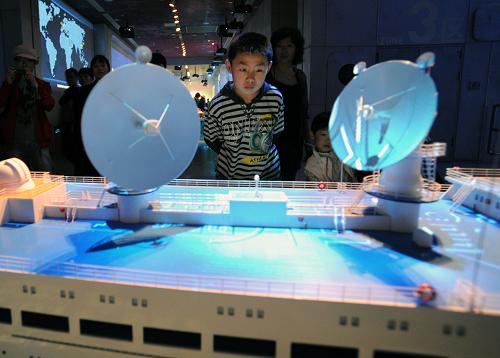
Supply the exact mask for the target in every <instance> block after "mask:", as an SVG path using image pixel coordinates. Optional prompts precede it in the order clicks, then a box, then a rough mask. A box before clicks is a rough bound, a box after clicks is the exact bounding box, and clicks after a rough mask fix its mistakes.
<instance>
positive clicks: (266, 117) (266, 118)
mask: <svg viewBox="0 0 500 358" xmlns="http://www.w3.org/2000/svg"><path fill="white" fill-rule="evenodd" d="M259 119H260V120H261V121H272V120H273V115H272V114H271V113H266V114H263V115H261V116H260V118H259Z"/></svg>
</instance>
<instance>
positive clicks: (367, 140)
mask: <svg viewBox="0 0 500 358" xmlns="http://www.w3.org/2000/svg"><path fill="white" fill-rule="evenodd" d="M433 64H434V55H433V54H432V53H425V54H423V55H422V56H420V57H419V59H418V61H417V63H413V62H410V61H387V62H383V63H379V64H376V65H374V66H372V67H370V68H366V64H364V63H362V64H358V65H357V66H356V67H355V71H356V72H357V76H356V77H355V78H354V79H353V80H352V81H351V82H350V83H349V84H348V85H347V86H346V87H345V88H344V90H343V91H342V93H341V94H340V95H339V96H338V97H337V100H336V101H335V104H334V106H333V110H332V114H331V117H330V123H329V132H330V138H331V140H332V147H333V149H334V150H335V153H336V154H337V156H338V157H339V158H340V159H341V160H342V161H343V162H344V163H345V164H347V165H349V166H350V167H353V168H355V169H357V170H377V169H382V168H385V167H388V166H390V165H393V164H395V163H397V162H399V161H400V160H402V159H403V158H405V157H407V156H408V155H409V154H410V153H411V152H412V151H414V150H415V148H417V147H418V145H419V144H420V143H421V142H422V141H423V140H424V138H425V137H426V135H427V133H428V132H429V130H430V129H431V126H432V123H433V122H434V118H435V117H436V111H437V97H438V94H437V90H436V86H435V85H434V81H433V80H432V78H431V77H430V76H429V74H428V69H429V68H430V67H431V66H432V65H433Z"/></svg>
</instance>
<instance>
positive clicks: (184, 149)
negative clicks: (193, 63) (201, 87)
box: [82, 46, 200, 191]
mask: <svg viewBox="0 0 500 358" xmlns="http://www.w3.org/2000/svg"><path fill="white" fill-rule="evenodd" d="M136 59H137V62H136V63H135V64H130V65H125V66H122V67H120V68H118V69H117V70H115V71H113V72H111V73H109V74H107V75H106V76H105V77H104V78H103V79H101V80H100V81H99V82H98V83H97V84H96V86H95V87H94V89H93V90H92V92H91V93H90V95H89V97H88V99H87V102H86V103H85V107H84V109H83V116H82V137H83V144H84V146H85V150H86V152H87V154H88V156H89V158H90V161H91V162H92V164H93V165H94V166H95V168H96V169H97V170H98V171H99V173H101V174H102V175H103V176H106V177H107V178H108V179H109V180H111V181H112V182H114V183H116V184H117V185H118V186H121V187H122V188H125V189H130V190H133V191H141V190H147V189H150V188H155V187H158V186H161V185H164V184H166V183H168V182H169V181H171V180H172V179H175V178H177V177H178V176H179V175H180V174H182V172H184V170H185V169H186V168H187V166H188V165H189V163H190V162H191V160H192V159H193V157H194V154H195V152H196V149H197V146H198V140H199V135H200V120H199V118H198V115H197V111H196V106H195V102H194V101H193V99H192V98H191V95H190V94H189V92H188V91H187V89H186V88H185V87H184V86H183V85H182V83H181V82H180V81H179V80H178V79H177V78H175V76H174V75H173V74H172V73H170V72H169V71H166V70H165V69H163V68H162V67H159V66H155V65H151V64H148V63H147V62H148V61H149V60H150V59H151V50H149V48H147V47H145V46H139V47H138V48H137V50H136Z"/></svg>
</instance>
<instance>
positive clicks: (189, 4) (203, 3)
mask: <svg viewBox="0 0 500 358" xmlns="http://www.w3.org/2000/svg"><path fill="white" fill-rule="evenodd" d="M65 2H66V3H67V4H68V5H69V6H71V7H72V8H73V9H75V10H76V11H77V12H79V13H80V14H81V15H82V16H84V17H85V18H87V19H88V20H89V21H91V22H93V23H94V24H98V23H106V24H107V25H108V26H110V27H111V28H112V29H114V30H117V29H116V28H117V27H118V26H124V25H126V24H127V23H128V25H131V26H134V27H135V38H134V40H135V42H136V43H137V44H138V45H147V46H149V47H150V48H151V50H153V51H159V52H161V53H162V54H163V55H164V56H166V57H167V61H168V59H174V58H175V59H178V60H180V59H182V58H183V56H182V48H181V41H182V40H183V41H184V43H185V48H186V58H195V57H196V58H207V59H208V61H210V58H212V57H213V55H214V52H215V50H216V49H217V48H218V47H219V46H220V38H219V37H218V35H217V26H218V25H220V24H224V22H225V21H226V19H227V21H228V22H231V21H232V20H233V19H234V18H235V16H236V18H237V19H238V20H239V21H242V22H246V21H248V18H249V17H250V16H251V13H250V14H246V15H244V14H236V15H233V14H234V10H235V6H240V5H243V4H246V5H251V7H252V8H253V12H254V11H255V9H256V8H257V6H258V5H259V4H260V3H261V1H252V0H249V1H245V0H233V1H228V0H175V1H173V0H65ZM169 3H173V4H174V5H175V8H176V9H177V10H178V11H177V14H178V16H179V20H180V28H181V31H180V32H176V25H175V24H174V17H173V16H174V15H175V14H174V13H173V12H172V7H170V6H169ZM179 34H181V36H179Z"/></svg>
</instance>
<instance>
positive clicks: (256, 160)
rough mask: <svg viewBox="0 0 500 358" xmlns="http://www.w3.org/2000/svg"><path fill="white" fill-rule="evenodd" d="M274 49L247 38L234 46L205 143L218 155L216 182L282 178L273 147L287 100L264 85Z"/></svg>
mask: <svg viewBox="0 0 500 358" xmlns="http://www.w3.org/2000/svg"><path fill="white" fill-rule="evenodd" d="M272 57H273V55H272V49H271V46H270V45H269V42H268V41H267V38H266V37H265V36H264V35H261V34H258V33H253V32H249V33H244V34H242V35H241V36H239V37H238V38H237V39H236V41H234V42H233V43H231V45H230V46H229V51H228V59H227V60H226V68H227V70H228V71H229V72H231V74H232V77H233V81H232V82H228V83H227V84H226V85H225V86H224V87H223V88H222V90H221V91H220V92H219V93H218V94H217V95H216V96H215V97H214V98H213V99H212V101H210V105H209V106H208V117H207V119H206V120H205V126H204V131H203V134H204V138H205V142H206V143H207V145H208V146H209V147H210V148H211V149H213V150H214V151H215V152H217V154H218V156H217V168H216V177H217V179H237V180H252V179H254V176H255V175H259V176H260V178H261V179H263V180H279V179H280V161H279V156H278V151H277V149H276V146H275V145H274V143H275V140H276V139H277V135H278V133H280V132H281V131H283V126H284V124H283V123H284V121H283V113H284V108H283V97H282V96H281V93H280V92H279V91H278V90H277V89H276V87H273V86H271V85H269V84H268V83H266V82H265V78H266V75H267V72H268V71H269V69H270V68H271V64H272V62H271V59H272Z"/></svg>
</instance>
